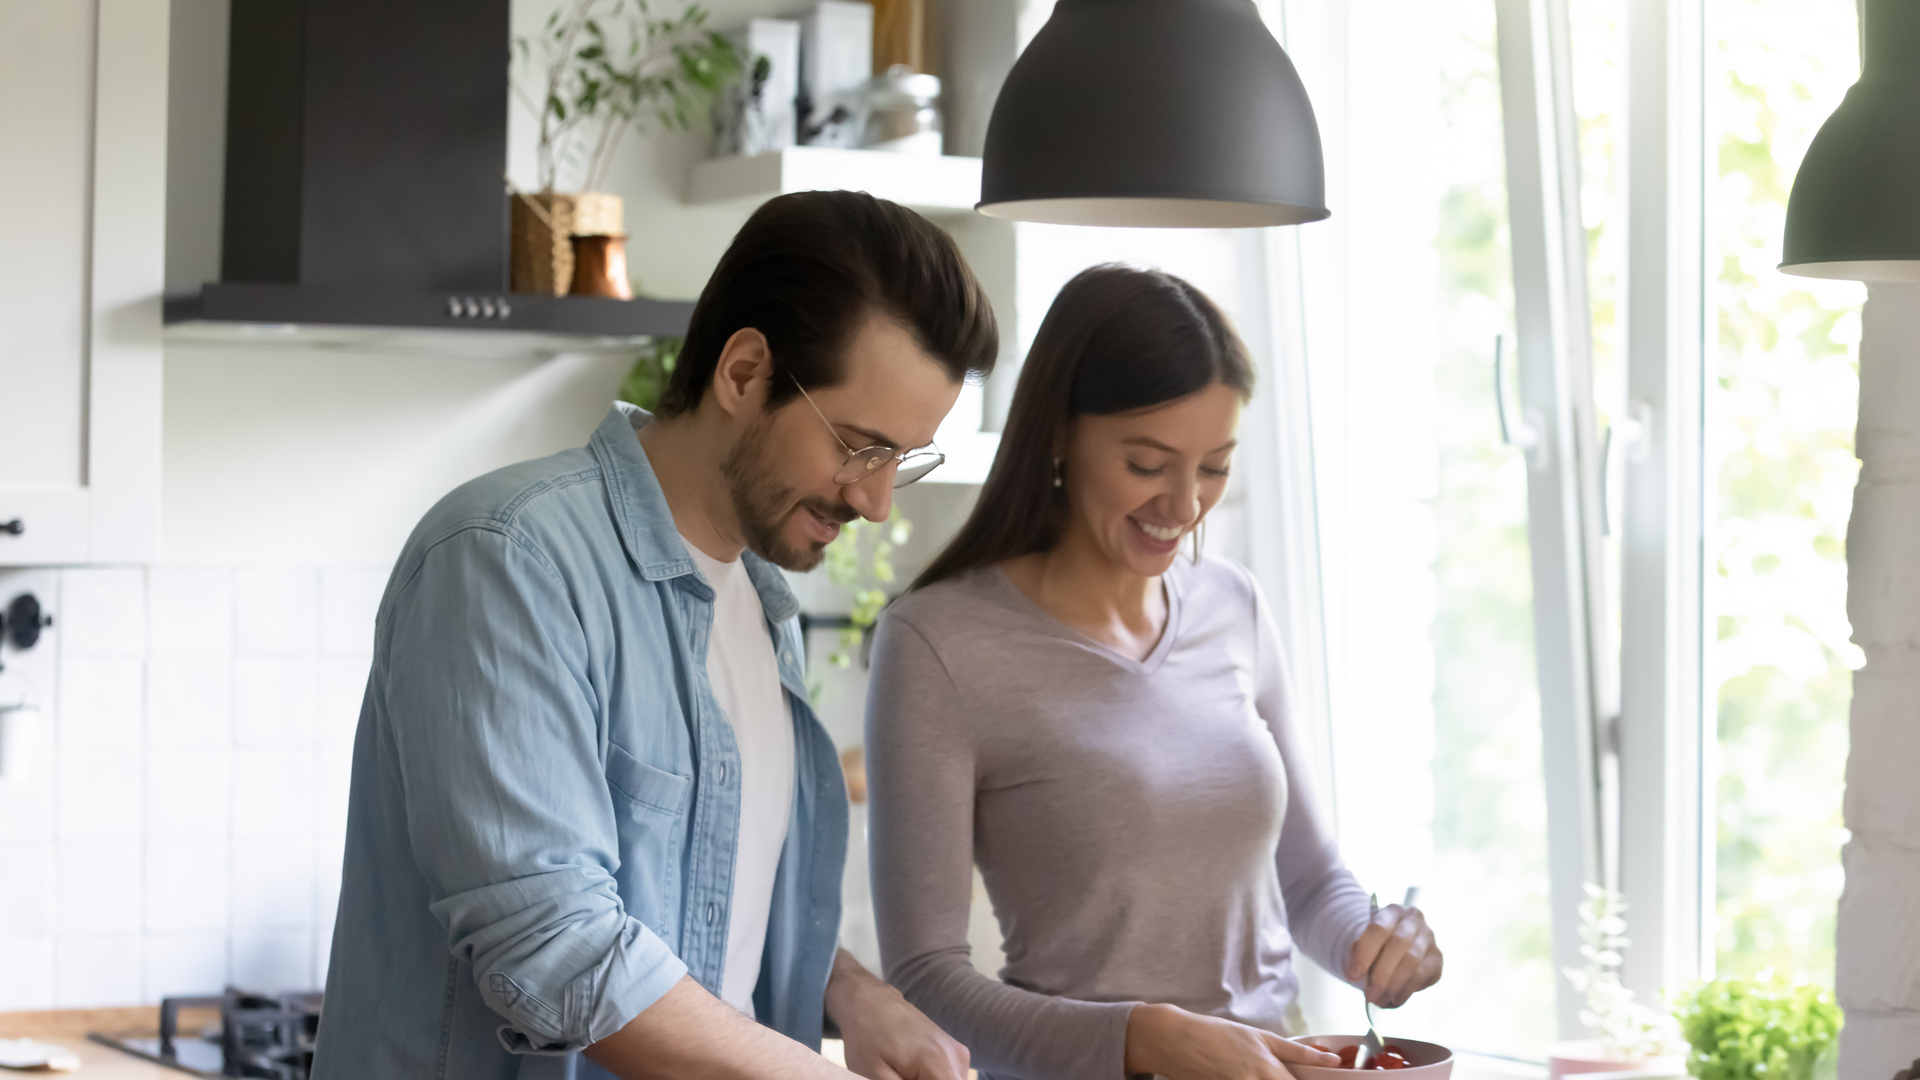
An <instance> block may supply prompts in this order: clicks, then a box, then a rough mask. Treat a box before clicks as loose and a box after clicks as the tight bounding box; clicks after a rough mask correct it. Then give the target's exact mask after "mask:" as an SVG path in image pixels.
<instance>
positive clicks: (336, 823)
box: [315, 745, 353, 836]
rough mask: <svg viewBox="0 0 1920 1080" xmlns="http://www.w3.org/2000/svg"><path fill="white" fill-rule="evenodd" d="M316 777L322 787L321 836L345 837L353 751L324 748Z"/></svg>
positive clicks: (320, 794)
mask: <svg viewBox="0 0 1920 1080" xmlns="http://www.w3.org/2000/svg"><path fill="white" fill-rule="evenodd" d="M315 775H316V778H317V783H318V784H319V788H318V795H319V803H318V806H317V808H316V810H317V813H318V814H319V817H318V820H317V821H316V822H315V825H316V827H317V828H318V830H319V833H320V835H322V836H329V835H335V834H342V835H343V834H345V833H346V831H347V796H348V794H349V793H350V792H351V791H352V788H353V747H351V746H338V745H335V746H323V747H321V748H320V767H319V770H318V771H317V773H316V774H315Z"/></svg>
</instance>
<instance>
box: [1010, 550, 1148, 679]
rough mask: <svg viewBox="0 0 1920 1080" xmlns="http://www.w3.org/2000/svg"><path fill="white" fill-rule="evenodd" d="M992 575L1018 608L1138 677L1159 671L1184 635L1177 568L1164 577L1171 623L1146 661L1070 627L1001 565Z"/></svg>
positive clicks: (1052, 629) (1059, 633) (1057, 632)
mask: <svg viewBox="0 0 1920 1080" xmlns="http://www.w3.org/2000/svg"><path fill="white" fill-rule="evenodd" d="M991 573H992V574H993V577H994V580H995V581H996V582H997V583H998V584H999V586H1000V588H1001V589H1003V590H1005V591H1006V592H1007V594H1008V595H1009V596H1011V597H1012V598H1013V602H1014V603H1015V604H1016V605H1019V606H1020V607H1022V608H1024V609H1025V610H1026V611H1027V612H1028V613H1029V614H1031V615H1032V616H1034V617H1035V618H1037V619H1039V620H1041V621H1042V622H1043V623H1045V624H1046V625H1047V627H1048V628H1049V629H1050V630H1051V631H1052V632H1053V633H1055V634H1056V635H1059V636H1062V637H1067V638H1071V639H1072V640H1073V642H1074V644H1076V645H1081V646H1084V647H1086V648H1088V649H1092V650H1094V651H1095V652H1098V653H1099V654H1100V655H1101V656H1104V657H1106V658H1107V659H1108V660H1111V661H1113V662H1114V663H1115V664H1117V665H1119V666H1120V667H1122V668H1124V669H1126V670H1127V671H1131V672H1133V673H1134V674H1136V675H1151V674H1153V673H1154V672H1155V671H1156V670H1158V669H1159V667H1160V665H1161V664H1162V663H1163V662H1165V660H1166V658H1167V654H1168V653H1171V652H1172V651H1173V642H1174V639H1175V638H1176V637H1178V636H1179V634H1180V587H1179V583H1178V582H1177V581H1176V580H1175V574H1174V568H1172V567H1169V568H1168V569H1167V572H1166V573H1164V574H1162V575H1160V586H1161V588H1162V589H1163V590H1164V591H1165V592H1166V596H1167V622H1166V625H1164V626H1162V627H1161V628H1160V640H1159V641H1156V642H1154V643H1153V651H1152V652H1150V653H1148V654H1147V657H1146V659H1144V660H1135V659H1134V658H1133V657H1131V656H1128V655H1127V654H1125V653H1123V652H1121V651H1120V650H1118V649H1116V648H1114V647H1113V646H1111V645H1108V644H1107V643H1106V642H1104V641H1101V640H1099V639H1098V638H1095V637H1093V636H1092V635H1090V634H1088V633H1087V632H1086V631H1084V630H1080V629H1078V628H1077V627H1074V626H1071V625H1069V624H1068V623H1067V622H1065V621H1064V620H1062V619H1061V618H1060V617H1059V616H1057V615H1055V614H1054V613H1053V612H1051V611H1048V610H1047V609H1046V608H1044V607H1042V606H1041V605H1040V604H1039V603H1038V602H1037V601H1035V600H1034V599H1033V598H1032V597H1031V596H1028V595H1027V594H1026V593H1024V592H1021V591H1020V586H1018V585H1015V584H1014V583H1013V579H1012V578H1010V577H1008V576H1007V572H1006V570H1005V569H1003V568H1001V567H1000V566H999V565H998V564H995V565H994V566H993V567H992V568H991Z"/></svg>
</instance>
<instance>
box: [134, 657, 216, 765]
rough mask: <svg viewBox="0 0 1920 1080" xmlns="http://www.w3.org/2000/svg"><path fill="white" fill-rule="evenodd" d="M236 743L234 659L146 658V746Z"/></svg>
mask: <svg viewBox="0 0 1920 1080" xmlns="http://www.w3.org/2000/svg"><path fill="white" fill-rule="evenodd" d="M232 742H233V658H232V657H230V656H227V655H224V654H222V655H219V656H162V657H155V658H154V659H151V660H148V661H147V745H148V746H228V745H231V744H232Z"/></svg>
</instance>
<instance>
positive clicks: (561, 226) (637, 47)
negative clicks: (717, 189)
mask: <svg viewBox="0 0 1920 1080" xmlns="http://www.w3.org/2000/svg"><path fill="white" fill-rule="evenodd" d="M706 20H707V13H706V12H705V11H704V10H703V9H702V8H701V7H700V5H699V4H689V5H687V7H686V9H685V10H684V11H683V12H682V13H681V14H680V15H679V17H677V18H666V17H660V16H656V15H655V14H654V13H653V11H652V9H651V8H650V7H649V6H648V4H647V0H574V2H573V3H572V4H570V5H569V6H567V7H564V8H561V9H559V10H556V11H555V12H554V13H553V14H552V15H551V16H549V17H548V18H547V21H546V23H545V25H543V26H542V27H541V29H540V32H539V33H538V34H533V35H528V36H524V37H516V38H515V39H514V41H513V61H514V79H513V95H514V98H515V99H516V100H518V101H519V102H520V103H521V105H523V106H525V107H526V109H527V110H528V111H529V112H530V113H532V114H533V115H534V116H535V117H537V118H538V119H539V122H540V127H539V136H538V138H539V141H538V143H537V144H536V145H535V155H536V157H537V160H538V172H539V184H540V190H539V192H538V193H535V194H528V193H525V192H516V193H515V196H514V199H513V244H512V261H511V266H512V273H511V279H512V286H511V287H512V289H513V291H514V292H526V293H545V294H548V295H553V296H558V295H560V294H562V293H565V292H567V291H568V288H569V286H570V284H571V283H572V280H573V246H572V239H573V237H575V236H608V237H617V238H618V239H619V240H624V239H625V222H624V220H623V212H622V208H621V202H620V197H619V196H617V195H610V194H607V193H605V192H603V191H600V190H599V188H600V187H601V186H602V185H604V184H605V183H606V181H607V173H608V170H610V169H611V168H612V166H613V159H614V151H616V150H617V149H618V148H619V146H620V141H621V139H622V137H623V136H625V135H626V133H627V132H629V131H633V132H637V133H641V134H644V133H645V132H646V131H647V130H648V128H650V127H653V126H655V125H657V126H658V127H660V128H662V129H665V130H670V131H679V130H685V129H687V128H689V127H691V126H693V124H694V122H695V121H696V120H704V119H706V118H707V116H708V114H709V111H710V110H711V108H712V105H713V102H714V99H715V98H716V97H717V96H718V95H719V94H720V92H721V91H723V90H725V89H726V88H727V87H729V86H731V85H732V84H733V83H734V82H736V81H738V80H739V78H740V75H741V71H742V68H743V63H742V55H741V51H740V49H739V47H738V46H736V45H735V44H734V43H733V42H732V41H730V40H728V39H727V38H726V37H724V36H722V35H720V34H717V33H714V32H713V31H711V30H709V29H707V26H706ZM563 177H564V178H566V179H567V180H570V181H572V182H574V183H577V184H578V185H579V190H577V191H573V192H560V191H557V190H556V188H558V187H559V186H560V185H561V181H562V178H563ZM616 246H617V245H616ZM622 261H624V260H622Z"/></svg>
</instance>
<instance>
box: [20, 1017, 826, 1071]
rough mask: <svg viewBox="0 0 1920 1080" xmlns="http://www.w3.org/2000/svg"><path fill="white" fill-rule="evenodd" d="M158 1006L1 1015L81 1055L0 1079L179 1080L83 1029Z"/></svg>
mask: <svg viewBox="0 0 1920 1080" xmlns="http://www.w3.org/2000/svg"><path fill="white" fill-rule="evenodd" d="M219 1021H220V1014H219V1013H218V1012H217V1011H216V1010H213V1009H183V1010H181V1013H180V1027H181V1028H182V1029H183V1030H187V1031H194V1030H198V1029H199V1028H200V1027H202V1026H203V1025H206V1024H208V1023H218V1022H219ZM159 1023H160V1007H159V1006H157V1005H143V1006H138V1007H135V1008H128V1009H60V1010H56V1011H53V1012H12V1013H0V1039H33V1040H35V1041H36V1042H44V1043H52V1044H54V1045H55V1046H64V1047H66V1048H67V1049H69V1050H71V1051H73V1052H74V1053H76V1054H79V1055H80V1069H79V1071H78V1072H73V1073H47V1072H18V1073H17V1072H0V1078H4V1077H12V1076H77V1077H83V1078H85V1080H181V1077H184V1076H186V1075H187V1074H186V1073H183V1072H180V1071H179V1070H177V1069H169V1068H167V1067H166V1066H164V1065H156V1064H154V1063H153V1062H151V1061H148V1060H146V1059H145V1058H137V1057H134V1056H133V1055H132V1054H129V1053H125V1052H123V1051H120V1050H116V1049H114V1048H113V1047H111V1046H102V1045H101V1044H99V1043H97V1042H94V1041H92V1040H91V1039H88V1038H87V1032H89V1031H100V1032H105V1033H108V1034H115V1035H121V1034H146V1035H153V1034H156V1033H157V1031H158V1026H159ZM820 1049H821V1052H822V1053H823V1054H825V1056H826V1057H827V1059H828V1060H829V1061H832V1062H833V1063H834V1064H836V1065H844V1064H845V1063H846V1057H845V1052H844V1051H843V1050H842V1049H841V1044H840V1041H839V1040H838V1039H828V1040H826V1042H825V1045H823V1046H822V1047H821V1048H820Z"/></svg>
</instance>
